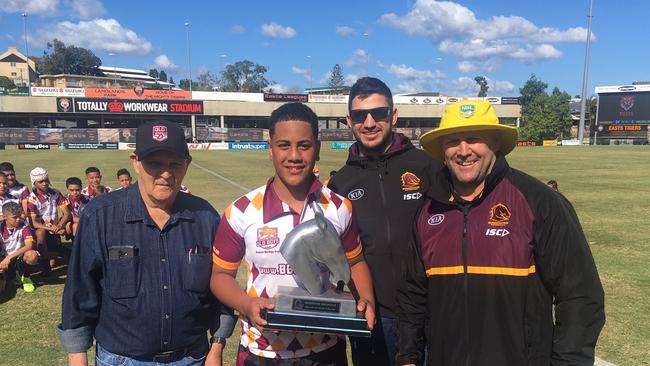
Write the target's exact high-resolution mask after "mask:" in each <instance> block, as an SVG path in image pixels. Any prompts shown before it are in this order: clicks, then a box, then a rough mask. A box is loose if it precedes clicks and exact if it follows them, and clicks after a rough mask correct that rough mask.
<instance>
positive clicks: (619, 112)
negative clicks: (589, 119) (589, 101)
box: [598, 85, 650, 125]
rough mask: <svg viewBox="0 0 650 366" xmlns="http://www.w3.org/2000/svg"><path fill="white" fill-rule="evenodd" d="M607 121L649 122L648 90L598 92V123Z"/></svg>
mask: <svg viewBox="0 0 650 366" xmlns="http://www.w3.org/2000/svg"><path fill="white" fill-rule="evenodd" d="M639 86H641V85H639ZM609 123H613V124H631V125H635V124H650V91H649V92H635V93H629V92H628V93H608V94H599V95H598V125H600V124H609Z"/></svg>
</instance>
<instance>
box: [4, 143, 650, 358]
mask: <svg viewBox="0 0 650 366" xmlns="http://www.w3.org/2000/svg"><path fill="white" fill-rule="evenodd" d="M192 155H193V157H194V163H195V165H194V166H192V167H191V168H190V170H189V172H188V175H187V177H186V180H185V184H186V185H187V186H188V187H190V189H191V190H192V192H193V193H194V194H196V195H199V196H201V197H204V198H206V199H207V200H209V201H210V202H211V203H212V204H213V205H214V207H215V208H217V210H219V211H220V212H222V211H223V209H224V208H225V207H226V205H227V204H228V203H230V202H231V201H232V200H234V199H235V198H237V197H238V196H240V195H242V194H244V193H245V189H252V188H255V187H258V186H260V185H262V184H264V183H265V181H266V179H267V178H268V177H269V176H270V175H271V174H272V172H273V170H272V166H271V164H270V162H269V161H268V158H267V154H266V152H259V151H258V152H246V151H195V152H193V153H192ZM0 156H1V158H0V160H2V161H5V160H6V161H11V162H13V163H14V165H15V166H16V170H17V174H18V178H19V179H20V180H21V181H22V182H27V181H28V174H29V170H31V169H32V168H33V167H35V166H42V167H44V168H46V169H48V170H49V171H50V178H51V180H52V183H53V185H54V187H56V188H59V189H62V188H65V187H64V184H63V182H64V181H65V178H67V177H69V176H78V177H80V178H83V171H84V169H85V168H86V167H87V166H90V165H94V166H98V167H99V168H100V169H101V170H102V172H103V175H104V180H103V183H104V184H108V185H110V186H112V187H115V186H117V180H116V178H115V176H114V174H115V172H116V171H117V169H118V168H122V167H127V168H129V170H131V171H132V172H133V170H132V168H131V165H130V162H129V160H128V153H127V152H124V151H97V152H79V151H58V150H52V151H18V150H6V151H0ZM346 156H347V153H346V152H345V151H336V150H330V149H329V148H326V147H324V148H323V152H322V154H321V161H320V163H319V165H320V171H321V175H322V176H325V175H327V173H328V172H329V171H330V170H332V169H338V168H339V167H340V166H341V165H342V164H343V163H344V162H345V159H346ZM508 159H509V161H510V163H511V165H512V166H513V167H515V168H519V169H521V170H524V171H526V172H528V173H530V174H532V175H534V176H536V177H537V178H539V179H540V180H543V181H546V180H549V179H555V180H557V181H558V182H559V188H560V191H561V192H562V193H563V194H565V195H566V196H567V197H568V198H569V200H570V201H571V202H572V203H573V204H574V206H575V208H576V210H577V212H578V214H579V216H580V221H581V222H582V224H583V228H584V231H585V233H586V235H587V238H588V240H589V242H590V244H591V249H592V251H593V253H594V257H595V259H596V263H597V265H598V270H599V273H600V276H601V279H602V282H603V285H604V287H605V294H606V311H607V324H606V325H605V328H604V330H603V332H602V334H601V337H600V339H599V342H598V347H597V350H596V354H597V356H599V357H600V358H603V359H605V360H607V361H609V362H612V363H615V364H617V365H650V265H649V263H650V251H649V250H648V248H649V246H650V244H649V243H648V237H650V149H648V147H642V146H638V147H637V146H611V147H610V146H602V147H601V146H598V147H564V148H541V147H539V148H518V149H516V150H515V151H514V152H513V153H512V154H511V155H509V158H508ZM224 178H225V179H224ZM227 180H230V181H232V182H236V184H237V186H236V185H233V184H232V183H229V182H228V181H227ZM240 272H242V271H240ZM55 273H56V274H57V275H56V276H53V277H52V278H50V279H49V281H48V282H47V283H46V284H44V285H42V286H40V287H38V288H37V290H36V291H35V292H34V293H29V294H27V293H24V292H23V291H22V290H20V289H19V290H11V288H10V290H9V291H7V292H6V293H4V294H2V295H0V335H1V336H0V365H17V366H18V365H26V366H27V365H63V364H65V355H64V354H63V352H62V351H61V349H60V346H59V342H58V339H57V337H56V331H55V327H56V324H57V323H58V322H59V319H60V298H61V293H62V291H63V282H64V280H65V267H62V268H60V269H59V270H57V271H56V272H55ZM238 338H239V336H238V328H236V329H235V335H234V336H233V337H231V339H230V340H229V342H228V346H227V356H226V362H225V364H226V365H233V364H234V352H235V350H236V344H237V343H238Z"/></svg>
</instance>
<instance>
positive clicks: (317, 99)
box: [309, 94, 350, 104]
mask: <svg viewBox="0 0 650 366" xmlns="http://www.w3.org/2000/svg"><path fill="white" fill-rule="evenodd" d="M349 97H350V96H349V95H340V94H333V95H329V94H309V103H346V104H347V102H348V98H349Z"/></svg>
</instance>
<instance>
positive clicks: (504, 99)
mask: <svg viewBox="0 0 650 366" xmlns="http://www.w3.org/2000/svg"><path fill="white" fill-rule="evenodd" d="M501 104H519V97H501Z"/></svg>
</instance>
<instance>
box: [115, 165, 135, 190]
mask: <svg viewBox="0 0 650 366" xmlns="http://www.w3.org/2000/svg"><path fill="white" fill-rule="evenodd" d="M132 180H133V179H132V178H131V173H129V171H128V170H126V169H125V168H122V169H120V170H118V171H117V182H118V183H119V184H120V187H119V188H116V189H115V190H118V189H122V188H128V187H129V186H130V185H131V181H132Z"/></svg>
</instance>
